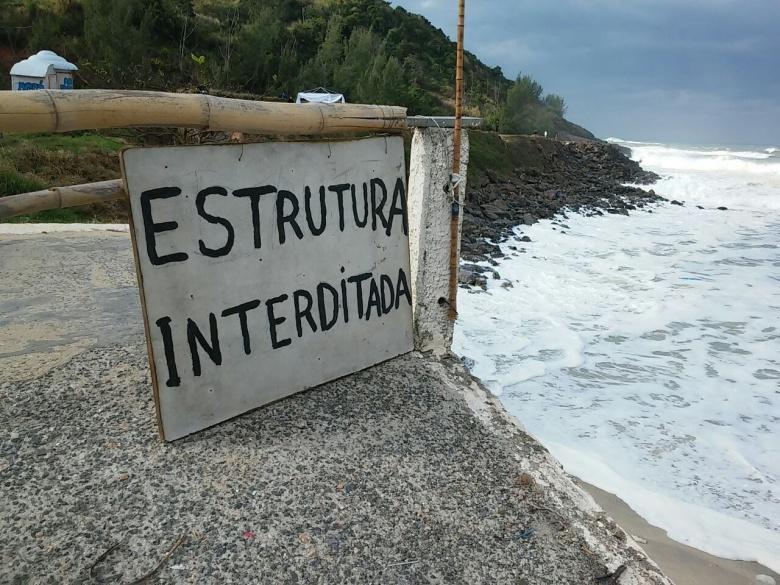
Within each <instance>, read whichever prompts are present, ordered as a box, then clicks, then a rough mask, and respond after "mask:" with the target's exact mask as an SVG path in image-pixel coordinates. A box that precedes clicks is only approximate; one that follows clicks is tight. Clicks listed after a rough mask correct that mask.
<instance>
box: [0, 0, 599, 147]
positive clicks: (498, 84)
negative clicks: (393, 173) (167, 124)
mask: <svg viewBox="0 0 780 585" xmlns="http://www.w3.org/2000/svg"><path fill="white" fill-rule="evenodd" d="M2 2H3V8H2V12H3V21H4V22H3V23H2V25H3V26H2V28H3V29H4V33H5V37H6V38H5V39H4V41H5V42H7V45H8V48H7V50H6V51H0V78H2V79H3V80H4V81H3V83H6V84H7V83H8V76H7V73H8V69H9V68H10V66H11V64H12V63H13V62H15V61H16V60H18V59H20V58H21V57H24V56H26V55H28V54H30V53H33V52H35V51H38V50H40V49H43V48H46V49H51V50H54V51H56V52H58V53H60V54H61V55H63V56H64V57H66V58H67V59H70V60H72V61H74V62H75V63H77V65H78V66H79V68H80V71H79V74H78V79H77V81H76V85H77V87H81V88H85V87H86V88H127V89H155V90H174V91H179V90H187V89H190V90H192V89H195V88H196V87H199V86H205V87H207V88H209V89H210V90H211V91H214V92H215V93H218V92H225V91H232V92H243V93H249V94H252V95H255V96H257V95H261V96H264V97H265V98H266V99H269V98H271V99H287V98H289V96H294V95H295V94H296V93H297V92H298V91H301V90H305V89H311V88H314V87H318V86H324V87H328V88H330V89H332V90H336V91H340V92H342V93H345V94H346V96H347V100H348V101H351V102H364V103H386V104H394V105H402V106H406V107H408V108H409V110H410V113H412V114H451V113H452V108H453V100H452V95H453V91H454V90H453V82H454V68H455V47H454V44H453V43H452V42H451V41H450V40H449V39H448V38H447V37H446V35H445V34H444V33H443V32H442V31H441V30H440V29H437V28H435V27H433V26H432V25H431V24H430V23H429V22H428V21H427V20H426V19H425V18H424V17H422V16H420V15H417V14H412V13H409V12H408V11H406V10H404V9H403V8H401V7H392V6H390V5H389V3H388V2H386V1H384V0H263V1H262V2H260V1H258V0H121V1H118V0H2ZM465 82H466V84H465V85H466V96H465V106H466V113H467V114H470V115H477V116H482V117H483V118H485V119H486V122H487V127H488V128H490V129H496V130H497V129H500V130H502V131H504V132H544V131H549V132H556V131H559V130H565V131H566V132H569V133H573V134H580V135H587V131H584V130H583V129H581V128H579V127H577V126H574V125H572V124H569V123H568V122H566V121H565V120H564V119H563V115H564V113H565V103H564V101H563V99H562V98H560V97H559V96H556V95H552V94H551V95H547V96H543V92H542V88H541V86H540V85H539V84H538V83H536V82H535V81H533V79H531V78H530V77H528V76H519V77H518V79H517V81H516V82H515V83H512V82H511V81H509V80H507V79H506V78H505V77H504V75H503V73H502V71H501V68H500V67H488V66H487V65H485V64H484V63H482V62H481V61H480V60H479V59H477V57H476V56H474V55H473V54H471V53H467V55H466V59H465ZM6 87H7V85H6ZM510 88H511V89H510Z"/></svg>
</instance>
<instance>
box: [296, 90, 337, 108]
mask: <svg viewBox="0 0 780 585" xmlns="http://www.w3.org/2000/svg"><path fill="white" fill-rule="evenodd" d="M346 101H347V100H345V99H344V94H341V93H335V92H333V91H330V90H329V89H325V88H324V87H318V88H316V89H310V90H308V91H302V92H299V93H298V97H296V98H295V103H296V104H309V103H311V104H343V103H346Z"/></svg>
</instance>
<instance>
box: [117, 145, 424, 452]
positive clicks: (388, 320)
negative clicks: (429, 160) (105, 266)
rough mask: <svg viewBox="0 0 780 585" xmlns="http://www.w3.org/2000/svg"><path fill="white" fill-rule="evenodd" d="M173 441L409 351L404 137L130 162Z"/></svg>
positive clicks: (138, 241) (135, 153)
mask: <svg viewBox="0 0 780 585" xmlns="http://www.w3.org/2000/svg"><path fill="white" fill-rule="evenodd" d="M122 168H123V173H124V176H125V180H126V183H127V190H128V194H129V196H130V202H131V209H132V220H133V225H132V230H131V231H132V233H133V243H134V248H135V255H136V262H137V266H138V270H139V281H140V284H141V295H142V301H143V306H144V318H145V323H146V331H147V339H148V341H149V354H150V355H149V358H150V360H149V361H150V364H151V367H152V374H153V376H152V378H153V384H154V387H155V402H156V404H157V409H158V416H159V421H160V425H161V432H162V434H163V436H164V438H165V439H167V440H173V439H177V438H179V437H183V436H185V435H187V434H189V433H192V432H194V431H197V430H200V429H203V428H205V427H208V426H210V425H213V424H215V423H218V422H220V421H223V420H225V419H228V418H231V417H233V416H236V415H238V414H240V413H242V412H246V411H247V410H251V409H253V408H256V407H258V406H261V405H263V404H267V403H269V402H272V401H274V400H277V399H279V398H282V397H284V396H288V395H290V394H293V393H295V392H299V391H301V390H304V389H306V388H310V387H312V386H316V385H318V384H321V383H323V382H326V381H328V380H333V379H335V378H338V377H340V376H344V375H346V374H349V373H352V372H355V371H357V370H360V369H362V368H366V367H368V366H370V365H373V364H375V363H378V362H380V361H383V360H386V359H388V358H391V357H394V356H396V355H399V354H401V353H405V352H407V351H410V350H411V349H412V300H411V288H410V285H411V278H410V274H409V240H408V225H407V216H406V179H405V168H404V153H403V142H402V139H401V138H400V137H378V138H367V139H362V140H350V141H342V142H288V143H280V142H272V143H265V144H246V145H240V144H236V145H219V146H182V147H164V148H148V149H146V148H139V149H129V150H126V151H124V152H123V153H122Z"/></svg>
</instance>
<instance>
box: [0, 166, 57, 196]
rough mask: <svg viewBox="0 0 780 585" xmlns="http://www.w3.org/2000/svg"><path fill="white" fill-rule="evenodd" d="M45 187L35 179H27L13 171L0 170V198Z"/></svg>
mask: <svg viewBox="0 0 780 585" xmlns="http://www.w3.org/2000/svg"><path fill="white" fill-rule="evenodd" d="M46 187H47V185H46V184H45V183H44V182H43V181H41V180H40V179H38V178H37V177H28V176H26V175H23V174H21V173H19V172H18V171H15V170H14V169H8V168H0V197H4V196H6V195H17V194H18V193H27V192H29V191H40V190H41V189H46Z"/></svg>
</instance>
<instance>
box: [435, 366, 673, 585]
mask: <svg viewBox="0 0 780 585" xmlns="http://www.w3.org/2000/svg"><path fill="white" fill-rule="evenodd" d="M423 355H424V356H425V357H427V358H428V359H429V360H430V363H431V367H432V369H433V370H434V371H436V372H437V374H438V375H439V377H440V378H441V380H442V381H443V382H444V383H445V384H446V385H447V386H448V387H449V388H450V389H451V390H452V392H453V394H455V395H457V396H460V398H461V399H462V400H463V401H464V402H465V403H466V404H467V406H468V407H469V408H470V409H471V411H472V412H473V413H474V416H475V417H476V418H477V419H478V420H479V421H480V422H482V423H483V424H484V425H485V426H486V427H487V429H488V430H489V431H491V432H492V433H494V434H495V435H497V436H499V437H501V438H504V439H507V440H509V441H510V442H511V443H513V444H514V446H515V448H516V449H517V452H516V454H515V457H516V458H517V460H518V461H519V462H520V465H521V466H522V467H523V468H524V469H525V471H526V472H527V473H528V474H529V475H530V476H531V477H532V478H533V480H534V482H535V483H536V484H537V485H538V486H540V487H542V488H548V490H549V491H548V493H547V495H548V496H549V497H550V498H551V499H552V500H553V501H554V502H555V503H556V507H557V508H558V510H562V511H563V514H564V516H565V520H566V521H567V522H568V523H570V524H571V526H572V527H573V528H574V529H575V530H576V531H578V532H579V533H580V534H581V536H582V538H583V539H584V540H585V541H586V542H587V543H588V544H589V545H590V551H589V552H590V553H591V554H594V555H597V556H598V557H599V559H600V560H601V562H602V563H603V564H604V566H605V567H607V570H608V574H609V575H611V577H610V578H607V579H605V580H604V582H605V583H615V584H620V585H646V584H652V585H674V583H673V582H672V581H671V580H670V579H669V578H668V577H666V575H664V574H663V572H662V571H661V569H660V567H659V566H658V565H657V564H656V563H655V561H653V560H652V559H651V558H650V557H649V556H648V555H647V553H646V552H645V551H644V550H643V549H642V547H641V546H640V545H639V544H638V543H637V542H636V540H634V538H633V537H632V536H631V535H630V534H629V533H628V532H626V531H625V530H624V529H623V528H622V527H621V526H620V525H618V524H617V522H615V521H614V520H613V519H612V518H610V517H609V516H608V515H607V513H606V512H605V511H604V510H603V509H602V508H601V507H600V506H599V505H598V504H597V503H596V501H595V500H594V499H593V497H592V496H591V495H590V494H588V493H587V492H586V491H584V490H583V489H582V488H580V487H579V486H578V485H577V484H576V483H575V482H574V481H573V479H572V476H570V475H569V474H568V473H567V472H566V470H565V469H564V468H563V466H562V465H561V463H560V462H558V460H556V459H555V458H554V457H553V456H552V455H551V454H550V452H549V451H548V450H547V449H546V448H545V447H544V446H543V445H542V444H541V443H540V442H539V441H538V440H537V439H536V438H535V437H534V436H533V435H531V434H530V433H529V432H528V431H527V430H526V429H525V427H524V426H523V424H522V423H521V422H520V421H519V420H518V419H517V418H515V417H514V416H513V415H511V414H510V413H509V412H508V411H507V410H506V409H505V408H504V406H503V404H502V403H501V401H500V400H499V399H498V398H497V397H496V396H495V395H494V394H493V393H492V392H491V391H490V390H489V389H488V388H487V387H486V386H485V385H484V384H483V383H482V382H481V381H480V380H479V379H478V378H476V377H474V376H473V375H472V374H471V373H470V372H469V371H468V369H467V368H466V366H465V364H464V363H463V362H462V361H461V359H460V358H459V357H458V356H457V355H455V354H453V353H451V352H448V353H447V354H444V355H435V352H432V351H430V352H425V353H423Z"/></svg>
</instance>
